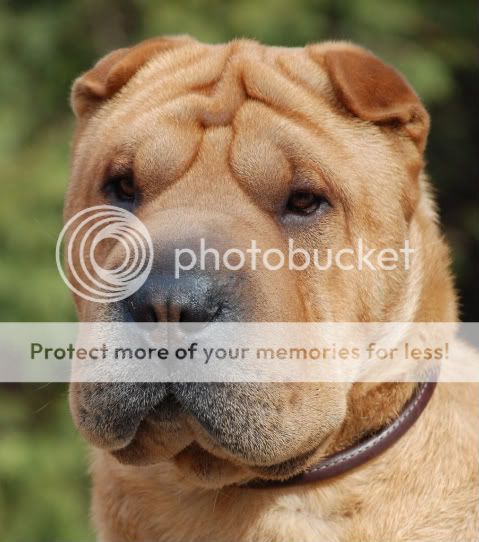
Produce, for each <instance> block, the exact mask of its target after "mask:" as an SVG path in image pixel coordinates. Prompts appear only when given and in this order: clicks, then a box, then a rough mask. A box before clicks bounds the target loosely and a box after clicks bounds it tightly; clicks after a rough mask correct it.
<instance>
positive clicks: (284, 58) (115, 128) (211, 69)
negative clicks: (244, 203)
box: [74, 40, 392, 191]
mask: <svg viewBox="0 0 479 542" xmlns="http://www.w3.org/2000/svg"><path fill="white" fill-rule="evenodd" d="M215 129H218V130H220V132H221V136H220V137H219V138H218V137H217V138H216V139H217V141H216V143H212V144H210V153H209V154H208V156H206V157H205V159H206V160H208V161H210V162H211V161H214V160H221V161H228V162H229V164H228V165H229V166H230V167H231V168H232V169H233V171H234V172H235V173H236V174H237V175H239V176H241V177H244V178H248V179H249V180H250V181H253V182H255V181H256V180H258V182H259V181H260V180H263V182H264V180H265V179H274V178H276V179H280V178H283V177H285V175H286V176H288V177H290V178H293V177H294V175H295V174H296V175H297V174H298V172H299V175H303V176H308V175H309V176H314V175H315V174H316V173H317V174H318V175H319V176H322V177H329V182H330V183H332V185H334V186H335V187H336V188H337V189H340V190H343V191H344V190H345V189H346V188H345V187H344V186H340V184H341V178H342V177H343V176H347V178H348V179H349V181H350V182H351V181H352V180H354V179H352V178H353V177H354V176H355V175H358V176H361V166H362V164H364V163H365V156H366V162H367V154H368V153H369V154H370V155H371V160H374V162H375V165H376V168H377V171H379V172H381V173H382V174H384V173H385V172H386V174H389V173H392V171H391V156H388V152H387V150H386V152H385V148H384V147H385V145H384V138H381V137H378V134H379V131H378V128H377V127H376V126H373V125H368V124H367V123H364V122H361V121H355V120H352V119H351V116H350V115H348V114H345V113H344V112H343V111H342V110H341V108H340V107H338V104H337V101H336V97H335V93H334V90H333V88H332V85H331V83H330V81H329V78H328V75H327V73H326V71H325V70H324V69H323V68H322V66H321V64H320V62H318V61H317V59H316V58H315V55H314V50H312V49H308V48H298V49H290V48H280V47H265V46H262V45H260V44H257V43H254V42H248V41H245V40H242V41H238V42H232V43H230V44H227V45H213V46H208V45H204V44H199V43H193V44H191V45H188V46H186V47H182V48H181V49H180V50H177V51H171V52H169V53H164V54H162V55H160V56H157V57H155V58H153V59H152V60H151V61H150V62H148V64H146V65H145V66H144V67H143V68H142V69H140V70H139V71H138V72H137V73H136V74H135V76H134V77H132V79H131V80H130V81H129V82H128V83H127V84H126V85H125V87H123V88H122V89H121V91H120V92H119V93H118V94H117V95H116V96H115V97H114V98H113V99H112V100H110V101H109V102H108V103H107V104H105V105H104V106H103V107H102V108H101V109H100V110H99V112H98V113H97V115H96V117H95V118H93V119H92V120H91V122H90V123H89V126H88V127H87V131H86V133H85V134H84V136H83V137H82V138H81V140H80V142H79V145H78V149H77V152H76V153H75V156H76V157H79V158H80V159H81V160H82V161H83V162H82V164H81V165H80V164H78V163H77V164H75V161H74V170H75V166H77V167H79V168H80V169H81V170H82V171H85V170H86V169H88V165H95V166H96V167H98V163H101V162H104V166H105V167H108V166H107V163H108V161H110V160H111V159H112V157H116V158H115V160H117V161H119V162H122V161H123V162H125V163H126V162H128V161H134V162H135V165H136V166H137V167H140V168H143V169H144V170H145V171H144V174H145V175H146V176H149V175H150V174H151V172H148V168H151V169H154V170H155V171H156V172H161V175H162V176H163V177H164V178H165V180H169V179H168V177H171V178H173V177H175V178H178V176H180V175H181V173H182V172H183V171H185V170H186V168H187V167H189V165H190V164H191V162H192V161H193V160H195V158H197V157H198V154H199V148H200V147H201V145H202V144H203V143H205V141H206V140H208V139H210V138H211V134H212V132H214V131H215ZM379 135H380V134H379ZM99 143H100V144H99ZM342 170H343V171H342ZM171 180H172V179H171ZM358 180H359V179H358ZM370 182H371V179H370ZM335 183H336V184H335Z"/></svg>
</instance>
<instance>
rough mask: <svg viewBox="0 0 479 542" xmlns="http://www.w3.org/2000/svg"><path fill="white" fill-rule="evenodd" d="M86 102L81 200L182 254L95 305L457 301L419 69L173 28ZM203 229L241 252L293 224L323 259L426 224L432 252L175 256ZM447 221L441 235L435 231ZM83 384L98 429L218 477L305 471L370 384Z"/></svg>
mask: <svg viewBox="0 0 479 542" xmlns="http://www.w3.org/2000/svg"><path fill="white" fill-rule="evenodd" d="M72 107H73V110H74V112H75V115H76V117H77V124H78V125H77V131H76V135H75V139H74V145H73V160H72V178H71V183H70V188H69V191H68V194H67V199H66V206H65V218H66V219H69V218H70V217H72V216H73V215H74V214H75V213H77V212H79V211H81V210H82V209H84V208H86V207H89V206H94V205H98V204H111V205H117V206H120V207H124V208H127V209H128V210H130V211H131V212H133V213H135V215H136V216H137V217H138V218H139V219H140V220H141V221H142V222H143V223H144V224H145V225H146V227H147V228H148V230H149V232H150V234H151V237H152V239H153V244H154V247H155V254H157V253H159V254H161V255H162V257H161V258H158V259H156V258H155V262H154V264H153V268H152V271H151V273H150V275H149V277H148V279H147V280H146V282H145V283H144V285H143V286H142V287H141V288H140V289H139V290H138V291H137V292H136V293H134V294H133V295H132V296H130V297H129V298H127V299H125V300H123V301H121V302H118V303H111V304H106V305H105V304H102V305H98V304H95V303H91V302H88V301H85V300H83V299H82V298H81V297H79V296H76V297H75V301H76V305H77V310H78V314H79V317H80V319H81V320H84V321H95V320H121V321H123V320H125V321H153V322H155V321H165V322H171V321H173V322H175V321H187V322H191V321H205V322H210V321H219V322H222V321H223V322H229V321H253V322H272V321H287V322H294V321H299V322H308V321H359V322H362V321H385V320H386V321H387V320H421V319H437V318H438V317H439V318H447V319H449V318H452V317H453V311H454V309H453V308H451V307H450V299H451V296H452V294H451V291H452V290H451V285H450V280H449V278H448V275H447V253H446V251H445V249H444V247H443V246H442V245H441V243H440V241H439V236H438V234H437V232H436V229H435V225H434V216H433V215H434V213H433V211H432V210H431V204H430V201H429V197H428V195H427V193H426V189H425V185H424V181H423V180H421V172H422V169H423V151H424V147H425V143H426V138H427V133H428V126H429V120H428V115H427V113H426V111H425V109H424V107H423V105H422V104H421V102H420V100H419V99H418V97H417V95H416V94H415V93H414V91H413V90H412V89H411V87H410V86H409V84H408V83H407V82H406V81H405V80H404V79H403V77H402V76H401V75H399V74H398V73H397V72H396V71H395V70H394V69H393V68H391V67H390V66H388V65H386V64H384V63H383V62H382V61H380V60H379V59H378V58H377V57H375V56H374V55H372V54H371V53H369V52H368V51H366V50H364V49H362V48H360V47H357V46H354V45H352V44H348V43H342V42H338V43H333V42H328V43H323V44H318V45H309V46H307V47H305V48H298V49H287V48H280V47H265V46H262V45H260V44H258V43H256V42H253V41H249V40H239V41H233V42H231V43H228V44H221V45H205V44H202V43H199V42H197V41H195V40H193V39H190V38H188V37H171V38H168V37H167V38H159V39H153V40H149V41H146V42H143V43H141V44H139V45H137V46H135V47H132V48H128V49H121V50H118V51H115V52H113V53H111V54H109V55H107V56H106V57H105V58H103V59H102V60H100V62H99V63H98V64H97V65H96V66H95V67H94V68H93V69H92V70H90V71H88V72H86V73H85V74H83V75H82V76H81V77H80V78H79V79H77V80H76V81H75V83H74V86H73V91H72ZM200 238H202V239H204V240H206V242H207V244H208V246H210V247H214V248H215V249H217V250H218V251H219V252H221V253H224V252H225V251H227V250H228V248H231V247H235V248H243V249H244V248H246V247H248V246H249V243H250V241H251V240H253V239H254V240H255V242H256V244H257V247H258V248H259V249H261V250H263V251H267V250H270V249H285V248H286V247H287V246H288V242H290V241H289V240H291V239H292V240H293V241H294V243H295V246H297V247H302V248H305V249H309V250H311V251H312V250H313V249H314V248H316V249H319V250H318V253H319V254H321V258H323V259H324V258H326V254H327V249H329V250H330V251H332V253H337V252H339V251H340V250H341V249H344V248H345V247H347V248H351V247H354V246H355V244H356V241H357V240H358V239H362V240H363V242H364V244H365V245H368V246H371V247H374V248H375V249H376V250H377V251H381V250H382V249H396V250H397V251H399V250H400V249H401V248H402V247H403V245H404V240H405V239H409V240H411V242H412V243H413V244H414V246H415V247H416V249H421V250H423V251H429V255H427V256H424V255H423V254H422V255H420V256H419V258H418V259H417V261H415V262H414V261H413V262H412V267H411V269H409V270H408V269H405V268H404V266H402V265H398V266H396V268H395V269H394V270H390V269H387V270H384V269H377V268H376V269H374V270H373V269H370V268H369V267H367V266H366V267H363V268H362V269H361V268H359V267H357V266H356V267H355V266H354V265H349V263H350V262H348V265H346V266H345V268H343V269H341V268H338V267H337V266H334V265H333V266H330V268H329V269H325V270H321V271H320V270H318V269H317V267H315V266H308V267H307V268H306V269H303V270H302V271H297V270H292V269H287V268H285V267H282V268H281V269H274V270H273V269H271V268H268V266H266V265H265V264H264V262H263V263H261V262H260V263H259V264H258V265H257V266H256V268H255V269H253V268H252V266H250V267H248V266H246V267H243V268H242V269H241V270H240V271H231V270H227V269H220V270H219V271H218V270H214V271H212V270H208V269H199V268H197V267H196V266H195V267H193V266H191V268H190V270H189V272H188V273H185V274H184V275H182V276H180V277H176V276H174V273H175V269H174V264H175V263H177V262H175V261H174V258H173V256H172V254H173V251H174V249H175V248H177V247H182V248H183V247H186V248H189V249H198V239H200ZM431 239H434V243H435V244H436V246H435V247H433V248H431V247H430V248H424V247H425V246H426V245H427V244H428V242H429V241H430V240H431ZM120 245H121V244H120V243H112V244H108V243H106V244H103V245H102V246H101V247H99V248H98V254H97V259H99V260H100V261H102V262H103V263H104V264H105V266H106V267H108V266H109V265H114V263H115V261H117V260H118V259H119V258H120V257H121V250H122V249H121V246H120ZM424 258H427V261H428V264H427V265H428V266H430V265H431V266H435V267H436V270H435V274H434V276H432V275H430V271H429V270H428V269H425V267H424ZM346 261H347V260H346ZM320 263H324V261H322V260H321V262H320ZM428 273H429V275H428ZM437 284H441V285H442V291H441V293H439V294H437V292H436V295H437V297H436V299H435V301H434V304H433V305H431V304H428V301H427V299H428V295H427V292H428V291H433V290H434V289H437ZM444 285H445V286H444ZM437 314H440V316H436V315H437ZM70 396H71V405H72V410H73V414H74V418H75V421H76V423H77V426H78V428H79V429H80V431H81V432H82V433H83V434H84V435H85V436H86V437H87V438H88V439H89V440H90V441H91V442H92V443H93V444H94V445H96V446H98V447H100V448H103V449H105V450H107V451H108V452H111V454H113V455H114V456H116V458H117V459H119V460H120V461H122V462H126V463H133V464H148V463H154V462H157V461H162V460H174V461H175V463H176V465H177V466H178V468H180V469H181V470H182V471H183V472H187V473H189V474H190V475H193V474H194V476H195V477H196V479H197V480H198V481H199V483H201V484H206V485H222V484H224V483H228V482H230V481H232V480H233V481H234V480H238V479H244V478H245V477H246V478H247V477H252V476H265V477H269V478H271V477H286V476H290V475H292V474H294V473H296V472H298V471H299V470H301V469H303V468H304V467H305V466H306V465H308V464H309V462H311V461H312V460H313V459H314V458H315V457H317V454H318V453H320V452H321V450H324V449H325V446H327V445H328V443H330V442H331V439H334V435H336V434H337V433H338V431H339V430H340V428H341V427H342V426H343V425H344V423H345V420H346V419H347V416H348V412H349V408H350V403H351V389H350V386H348V385H340V384H332V383H330V384H328V383H321V384H317V385H309V384H308V385H306V384H274V385H273V384H254V385H253V384H248V385H246V384H241V385H240V384H235V385H233V384H229V385H227V384H209V385H206V384H175V385H171V386H166V385H160V384H128V385H127V384H104V385H99V384H73V385H72V387H71V394H70Z"/></svg>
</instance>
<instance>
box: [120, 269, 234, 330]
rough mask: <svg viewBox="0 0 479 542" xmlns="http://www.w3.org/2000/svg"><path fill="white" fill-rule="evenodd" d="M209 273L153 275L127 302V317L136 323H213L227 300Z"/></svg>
mask: <svg viewBox="0 0 479 542" xmlns="http://www.w3.org/2000/svg"><path fill="white" fill-rule="evenodd" d="M223 298H224V295H223V292H222V289H221V288H218V285H217V284H216V283H215V281H214V279H213V277H212V276H211V275H208V274H204V275H196V276H191V277H181V278H178V279H177V278H175V277H173V276H165V275H161V274H153V275H150V277H149V278H148V279H147V281H146V282H145V284H144V285H143V286H142V287H141V288H140V289H139V290H138V291H137V292H136V293H134V294H133V295H132V296H131V297H129V298H128V299H127V300H126V301H127V312H128V315H127V319H128V320H133V321H135V322H162V323H166V322H173V323H187V322H205V323H207V322H212V321H214V320H215V319H217V318H218V317H219V315H220V313H221V309H222V306H223V302H224V299H223Z"/></svg>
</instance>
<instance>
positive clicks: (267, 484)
mask: <svg viewBox="0 0 479 542" xmlns="http://www.w3.org/2000/svg"><path fill="white" fill-rule="evenodd" d="M435 387H436V382H422V383H421V384H420V385H419V386H417V388H416V390H415V392H414V394H413V395H412V396H411V398H410V399H409V400H408V401H407V402H406V404H405V405H404V408H403V410H402V411H401V413H400V414H399V416H398V417H397V418H395V420H394V421H393V422H391V423H390V424H389V425H387V426H385V427H383V428H382V429H381V430H380V431H378V432H376V433H374V434H373V435H371V436H369V437H368V438H366V439H364V440H362V441H361V442H359V443H357V444H354V445H353V446H350V447H349V448H347V449H346V450H342V451H340V452H337V453H335V454H333V455H330V456H329V457H326V458H325V459H323V460H322V461H321V462H320V463H318V464H317V465H315V466H313V467H311V468H310V469H309V470H307V471H306V472H303V473H302V474H298V475H297V476H294V477H293V478H289V479H287V480H261V479H256V480H252V481H251V482H249V483H247V484H245V485H244V486H242V487H245V488H251V489H271V488H282V487H290V486H298V485H304V484H311V483H313V482H320V481H323V480H327V479H329V478H333V477H335V476H339V475H340V474H343V473H345V472H346V471H349V470H351V469H354V468H355V467H358V466H359V465H362V464H363V463H365V462H366V461H369V460H370V459H373V458H374V457H376V456H378V455H379V454H381V453H382V452H384V450H386V449H387V448H389V447H390V446H392V445H393V444H394V443H395V442H396V441H398V440H399V439H400V438H401V437H402V436H403V435H404V433H406V431H407V430H408V429H409V428H410V427H411V426H412V425H413V424H414V422H415V421H416V420H417V419H418V418H419V416H420V415H421V413H422V411H423V410H424V409H425V408H426V405H427V404H428V403H429V400H430V399H431V396H432V394H433V392H434V388H435Z"/></svg>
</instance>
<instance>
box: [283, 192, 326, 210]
mask: <svg viewBox="0 0 479 542" xmlns="http://www.w3.org/2000/svg"><path fill="white" fill-rule="evenodd" d="M325 205H328V202H327V200H326V199H325V198H324V197H322V196H319V195H317V194H314V192H311V191H309V190H296V191H295V192H293V193H292V194H291V195H290V196H289V199H288V202H287V203H286V209H285V211H286V213H290V214H294V215H298V216H309V215H312V214H313V213H315V212H316V211H318V210H319V209H320V208H322V207H324V206H325Z"/></svg>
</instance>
